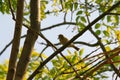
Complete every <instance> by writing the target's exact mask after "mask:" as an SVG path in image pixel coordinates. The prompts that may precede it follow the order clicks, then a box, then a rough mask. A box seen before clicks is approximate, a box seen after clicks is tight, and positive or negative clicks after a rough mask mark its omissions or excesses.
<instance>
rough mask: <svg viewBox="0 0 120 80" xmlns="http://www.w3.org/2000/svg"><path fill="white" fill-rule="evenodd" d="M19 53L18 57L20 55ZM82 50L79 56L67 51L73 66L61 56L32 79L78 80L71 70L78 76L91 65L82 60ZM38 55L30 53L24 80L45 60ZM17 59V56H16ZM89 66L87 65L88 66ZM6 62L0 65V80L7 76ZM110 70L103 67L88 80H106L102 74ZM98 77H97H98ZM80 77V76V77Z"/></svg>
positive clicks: (44, 56) (42, 56) (107, 67)
mask: <svg viewBox="0 0 120 80" xmlns="http://www.w3.org/2000/svg"><path fill="white" fill-rule="evenodd" d="M21 51H22V48H21V49H20V53H21ZM20 53H19V55H20ZM83 53H84V52H83V50H81V51H80V54H79V53H78V52H76V51H75V52H74V53H71V52H70V50H68V54H67V55H66V59H67V60H68V61H69V62H70V63H71V64H72V65H73V66H74V67H72V66H70V64H68V62H67V61H66V60H65V59H64V58H63V57H61V56H57V57H56V58H55V59H53V60H52V61H51V64H50V65H51V66H50V67H49V68H48V67H47V66H45V67H43V69H42V70H40V73H39V74H38V75H37V76H36V77H35V78H34V80H38V79H39V80H52V79H56V80H67V79H75V80H79V78H76V73H75V72H74V70H73V68H75V70H76V71H77V73H78V74H82V73H83V72H84V71H86V70H87V69H89V68H90V67H91V66H92V64H89V63H90V62H88V61H83V60H82V54H83ZM38 56H39V53H38V52H36V51H35V50H33V51H32V57H31V61H30V63H29V66H28V69H27V72H26V74H25V77H24V80H27V77H29V75H30V74H31V72H33V71H34V70H35V69H36V68H37V67H38V66H39V64H40V63H41V62H42V60H43V59H46V58H47V56H46V55H45V54H43V53H42V54H41V57H38ZM18 58H19V56H18ZM88 64H89V65H88ZM7 65H8V61H7V62H5V63H4V64H0V72H1V73H0V74H1V75H0V79H2V80H5V76H6V74H7V67H8V66H7ZM110 70H111V68H110V67H109V66H108V65H105V66H103V67H102V68H100V69H99V70H98V71H96V72H95V73H94V74H93V75H95V76H93V75H92V76H91V77H89V79H90V80H95V79H98V80H99V79H104V78H108V76H107V75H106V76H105V75H104V72H106V71H110ZM98 76H99V77H98ZM81 77H82V76H81Z"/></svg>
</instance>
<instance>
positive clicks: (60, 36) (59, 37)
mask: <svg viewBox="0 0 120 80" xmlns="http://www.w3.org/2000/svg"><path fill="white" fill-rule="evenodd" d="M58 39H59V41H60V44H62V45H64V44H66V43H67V42H68V41H69V40H68V39H67V38H66V37H65V36H64V35H62V34H59V35H58ZM69 47H72V48H74V49H75V50H77V51H78V50H79V48H78V47H76V46H75V45H74V44H73V43H71V44H70V45H69Z"/></svg>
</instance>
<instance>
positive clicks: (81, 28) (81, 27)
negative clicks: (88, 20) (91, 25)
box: [77, 22, 85, 31]
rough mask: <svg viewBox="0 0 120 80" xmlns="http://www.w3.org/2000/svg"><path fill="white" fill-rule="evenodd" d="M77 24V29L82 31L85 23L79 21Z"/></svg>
mask: <svg viewBox="0 0 120 80" xmlns="http://www.w3.org/2000/svg"><path fill="white" fill-rule="evenodd" d="M77 24H78V26H79V31H82V30H83V29H84V28H85V24H83V23H81V22H79V23H77Z"/></svg>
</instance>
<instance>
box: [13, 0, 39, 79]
mask: <svg viewBox="0 0 120 80" xmlns="http://www.w3.org/2000/svg"><path fill="white" fill-rule="evenodd" d="M30 8H31V9H30V20H31V26H30V28H31V29H29V30H28V31H27V36H26V40H25V43H24V46H23V51H22V53H21V56H20V59H19V62H18V64H17V68H16V75H15V80H24V75H25V72H26V69H27V66H28V63H29V61H30V56H31V51H32V49H33V47H34V44H35V42H36V40H37V37H38V35H37V34H36V33H35V32H39V31H40V0H31V1H30Z"/></svg>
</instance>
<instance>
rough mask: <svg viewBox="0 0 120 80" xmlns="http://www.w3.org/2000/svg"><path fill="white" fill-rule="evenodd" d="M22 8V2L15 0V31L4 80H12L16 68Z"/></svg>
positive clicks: (22, 0) (21, 0)
mask: <svg viewBox="0 0 120 80" xmlns="http://www.w3.org/2000/svg"><path fill="white" fill-rule="evenodd" d="M23 7H24V0H17V12H16V23H15V31H14V38H13V44H12V50H11V55H10V60H9V67H8V74H7V79H6V80H14V76H15V72H16V70H15V68H16V60H17V55H18V51H19V44H20V36H21V28H22V21H23V20H22V19H23Z"/></svg>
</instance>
